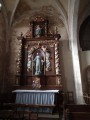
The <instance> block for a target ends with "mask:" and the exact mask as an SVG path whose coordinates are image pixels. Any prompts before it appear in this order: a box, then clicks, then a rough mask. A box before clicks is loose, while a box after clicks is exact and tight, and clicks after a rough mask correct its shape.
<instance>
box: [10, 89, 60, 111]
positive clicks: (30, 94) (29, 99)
mask: <svg viewBox="0 0 90 120" xmlns="http://www.w3.org/2000/svg"><path fill="white" fill-rule="evenodd" d="M12 92H14V93H16V103H18V104H46V105H54V104H55V94H56V93H59V90H14V91H12ZM39 112H52V108H45V109H44V108H43V109H40V110H39Z"/></svg>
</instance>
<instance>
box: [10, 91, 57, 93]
mask: <svg viewBox="0 0 90 120" xmlns="http://www.w3.org/2000/svg"><path fill="white" fill-rule="evenodd" d="M12 92H52V93H58V92H59V90H14V91H12Z"/></svg>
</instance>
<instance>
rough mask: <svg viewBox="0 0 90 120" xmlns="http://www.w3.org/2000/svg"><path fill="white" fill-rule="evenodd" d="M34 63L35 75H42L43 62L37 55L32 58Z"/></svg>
mask: <svg viewBox="0 0 90 120" xmlns="http://www.w3.org/2000/svg"><path fill="white" fill-rule="evenodd" d="M33 61H34V63H35V75H40V74H41V73H42V70H41V69H42V65H43V60H42V59H41V56H39V54H38V53H37V55H36V57H35V58H34V60H33Z"/></svg>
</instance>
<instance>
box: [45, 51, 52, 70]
mask: <svg viewBox="0 0 90 120" xmlns="http://www.w3.org/2000/svg"><path fill="white" fill-rule="evenodd" d="M49 70H51V62H50V53H49V52H46V71H49Z"/></svg>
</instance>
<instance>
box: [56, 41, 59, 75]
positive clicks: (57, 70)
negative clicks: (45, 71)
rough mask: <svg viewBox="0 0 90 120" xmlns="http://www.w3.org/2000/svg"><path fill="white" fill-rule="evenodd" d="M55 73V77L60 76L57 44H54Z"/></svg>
mask: <svg viewBox="0 0 90 120" xmlns="http://www.w3.org/2000/svg"><path fill="white" fill-rule="evenodd" d="M55 71H56V75H59V74H60V63H59V51H58V43H55Z"/></svg>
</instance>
